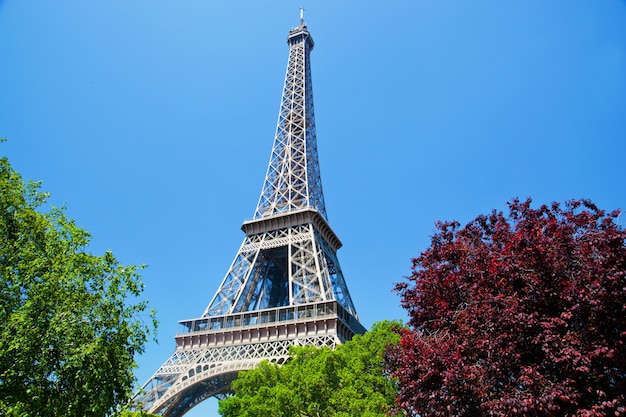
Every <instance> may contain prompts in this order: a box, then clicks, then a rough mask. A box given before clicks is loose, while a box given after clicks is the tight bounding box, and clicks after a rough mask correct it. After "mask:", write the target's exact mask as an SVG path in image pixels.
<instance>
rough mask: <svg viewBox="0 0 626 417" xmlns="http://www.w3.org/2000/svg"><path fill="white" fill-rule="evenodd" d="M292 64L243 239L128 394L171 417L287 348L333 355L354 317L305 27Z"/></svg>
mask: <svg viewBox="0 0 626 417" xmlns="http://www.w3.org/2000/svg"><path fill="white" fill-rule="evenodd" d="M287 42H288V44H289V62H288V65H287V74H286V76H285V85H284V89H283V95H282V100H281V105H280V111H279V116H278V125H277V129H276V136H275V139H274V144H273V147H272V153H271V157H270V162H269V166H268V169H267V174H266V176H265V181H264V184H263V189H262V191H261V196H260V198H259V202H258V204H257V207H256V210H255V213H254V217H253V219H252V220H249V221H246V222H244V223H243V226H242V230H243V231H244V232H245V234H246V237H245V238H244V241H243V243H242V245H241V247H240V248H239V251H238V253H237V255H236V256H235V260H234V261H233V263H232V264H231V266H230V268H229V270H228V272H227V273H226V276H225V277H224V279H223V281H222V283H221V285H220V287H219V288H218V290H217V292H216V293H215V295H214V296H213V298H212V299H211V301H210V303H209V305H208V306H207V308H206V309H205V311H204V313H203V314H202V316H201V317H200V318H197V319H192V320H183V321H181V322H179V323H180V330H179V332H178V334H177V335H176V337H175V340H176V349H175V351H174V353H173V354H172V356H170V358H169V359H168V360H167V361H166V362H165V363H164V364H163V365H162V366H161V367H160V368H159V369H158V370H157V371H156V373H155V374H154V375H153V376H152V377H151V378H150V380H149V381H148V382H147V383H146V384H145V385H144V386H143V389H142V391H141V393H140V394H138V395H137V396H136V397H135V401H136V402H137V404H139V405H141V407H143V409H144V410H146V411H148V412H151V413H158V414H161V415H163V416H168V417H177V416H181V415H183V414H185V413H186V412H187V411H188V410H189V409H191V408H192V407H193V406H194V405H196V404H198V403H199V402H201V401H203V400H204V399H206V398H208V397H211V396H217V397H221V396H224V395H226V394H227V393H228V391H229V389H230V384H231V382H232V381H233V380H234V379H235V378H236V377H237V374H238V372H239V371H242V370H247V369H251V368H253V367H255V366H256V365H257V364H258V363H259V362H260V361H262V360H270V361H272V362H276V363H279V364H280V363H283V362H284V361H285V360H287V359H288V357H289V347H290V346H294V345H309V346H318V347H323V346H327V347H331V348H334V347H335V346H336V345H337V344H340V343H343V342H345V341H346V340H348V339H350V338H351V337H352V336H353V335H354V334H356V333H363V332H364V331H365V328H364V327H363V326H362V325H361V323H360V322H359V320H358V316H357V313H356V310H355V308H354V304H353V303H352V299H351V298H350V293H349V292H348V287H347V286H346V282H345V280H344V277H343V274H342V272H341V268H340V267H339V262H338V260H337V250H338V249H339V248H340V247H341V241H340V240H339V238H338V237H337V236H336V235H335V233H334V232H333V230H332V229H331V228H330V226H329V224H328V220H327V216H326V207H325V203H324V195H323V192H322V182H321V177H320V169H319V162H318V155H317V141H316V137H315V118H314V112H313V90H312V86H311V66H310V52H311V50H312V49H313V45H314V43H313V39H312V37H311V35H310V33H309V32H308V30H307V27H306V25H305V24H304V22H303V20H302V17H301V19H300V25H299V26H298V27H296V28H294V29H292V30H291V31H290V32H289V36H288V38H287Z"/></svg>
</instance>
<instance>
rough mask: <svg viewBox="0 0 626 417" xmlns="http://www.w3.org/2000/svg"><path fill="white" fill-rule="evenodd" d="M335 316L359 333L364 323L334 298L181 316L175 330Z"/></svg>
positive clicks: (210, 329) (205, 330)
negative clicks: (214, 314) (187, 318)
mask: <svg viewBox="0 0 626 417" xmlns="http://www.w3.org/2000/svg"><path fill="white" fill-rule="evenodd" d="M334 317H337V318H338V319H339V320H341V321H342V322H343V323H344V324H345V325H346V326H348V328H350V329H352V330H353V331H354V332H355V333H357V334H362V333H364V332H365V330H366V329H365V328H364V327H363V325H361V323H360V322H359V321H358V320H357V319H356V318H355V317H354V316H352V315H351V314H350V313H349V312H348V311H347V310H346V309H344V308H343V307H342V306H341V305H340V304H339V303H338V302H337V301H323V302H317V303H309V304H300V305H297V306H287V307H278V308H268V309H264V310H256V311H249V312H244V313H238V314H225V315H221V316H212V317H201V318H197V319H190V320H181V321H179V322H178V323H179V330H178V334H179V335H182V334H189V333H196V332H202V333H210V332H213V331H214V332H219V331H221V330H224V329H229V330H231V329H235V328H243V327H250V326H258V325H262V324H266V323H267V324H269V323H279V322H280V323H287V322H299V321H308V320H315V319H324V318H334Z"/></svg>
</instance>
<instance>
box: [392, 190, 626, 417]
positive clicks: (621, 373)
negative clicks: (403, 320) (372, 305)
mask: <svg viewBox="0 0 626 417" xmlns="http://www.w3.org/2000/svg"><path fill="white" fill-rule="evenodd" d="M509 209H510V210H509V211H510V214H509V216H508V217H507V216H505V215H504V214H503V213H502V212H495V211H494V212H492V213H491V214H489V215H485V216H479V217H477V218H476V219H475V220H473V221H472V222H470V223H469V224H467V225H466V226H464V227H460V225H459V223H458V222H445V223H438V224H437V232H436V234H435V235H434V236H433V237H432V242H431V246H430V247H429V248H428V249H427V250H426V251H425V252H423V253H422V254H421V255H420V256H419V257H417V258H415V259H413V269H412V275H411V276H410V277H408V282H405V283H400V284H397V286H396V289H397V291H398V292H399V293H400V295H401V297H402V306H403V307H404V308H405V309H406V310H408V313H409V316H410V321H409V325H410V329H407V330H405V331H404V332H403V334H402V339H401V343H400V345H399V346H398V347H397V348H396V349H394V350H391V351H389V352H388V365H389V369H390V371H391V372H392V375H393V376H395V377H396V378H397V381H398V389H399V394H398V401H397V406H398V411H399V412H400V414H405V415H409V416H418V415H419V416H422V417H428V416H487V415H488V416H619V415H626V408H625V407H626V346H625V343H626V246H625V239H626V232H624V230H623V228H622V227H621V226H619V224H618V220H619V212H618V211H614V212H612V213H609V214H607V213H605V212H604V211H602V210H599V209H598V208H597V207H596V206H595V205H594V204H593V203H591V202H590V201H587V200H581V201H570V202H567V203H565V204H564V205H560V204H557V203H553V204H552V205H551V206H541V207H540V208H538V209H533V208H531V204H530V200H527V201H525V202H521V201H519V200H517V199H516V200H513V201H512V202H511V203H509Z"/></svg>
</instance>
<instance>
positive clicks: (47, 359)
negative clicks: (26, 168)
mask: <svg viewBox="0 0 626 417" xmlns="http://www.w3.org/2000/svg"><path fill="white" fill-rule="evenodd" d="M47 197H48V195H47V194H46V193H43V192H41V191H39V184H38V183H34V182H29V183H27V184H25V183H24V182H23V180H22V178H21V176H20V175H19V174H18V173H17V172H15V171H14V170H13V168H12V167H11V165H10V164H9V161H8V160H7V158H1V159H0V285H1V287H2V290H1V291H0V415H6V416H46V417H54V416H81V417H83V416H104V415H110V414H111V413H112V412H113V411H114V409H115V408H116V407H117V406H118V405H119V404H122V403H124V402H126V401H127V400H128V398H129V396H130V394H132V391H131V390H132V386H133V382H134V377H133V373H132V369H133V368H134V367H136V364H135V361H134V355H135V354H137V353H140V352H142V351H143V348H144V344H145V342H146V341H147V337H148V335H149V334H150V333H151V332H152V330H153V328H154V325H155V322H154V315H153V313H150V312H147V311H146V310H147V304H146V302H144V301H139V300H137V299H136V297H137V296H139V295H140V293H141V292H142V290H143V285H142V282H141V280H140V278H139V275H138V272H137V270H138V268H137V267H135V266H123V265H120V263H119V262H118V261H117V260H116V259H115V257H114V256H113V254H112V253H110V252H106V253H105V254H104V255H103V256H94V255H92V254H90V253H88V252H87V246H88V244H89V240H90V236H89V234H88V233H87V232H86V231H84V230H82V229H81V228H79V227H78V226H77V225H76V224H75V223H74V221H72V220H70V219H68V218H67V217H66V216H65V214H64V213H63V210H60V209H56V208H47V207H48V206H47V204H46V199H47ZM144 319H147V323H146V322H144Z"/></svg>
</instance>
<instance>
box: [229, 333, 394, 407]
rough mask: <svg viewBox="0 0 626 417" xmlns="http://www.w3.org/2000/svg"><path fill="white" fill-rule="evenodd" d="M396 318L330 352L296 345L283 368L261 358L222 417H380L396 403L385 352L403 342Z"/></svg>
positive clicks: (236, 386) (244, 375)
mask: <svg viewBox="0 0 626 417" xmlns="http://www.w3.org/2000/svg"><path fill="white" fill-rule="evenodd" d="M399 327H400V324H399V323H396V322H380V323H377V324H375V325H374V326H373V327H372V330H371V331H369V332H367V333H365V334H364V335H357V336H354V338H353V339H352V340H351V341H349V342H346V343H345V344H343V345H340V346H338V347H337V349H335V350H332V349H330V348H315V347H309V346H303V347H294V348H293V350H292V354H293V357H292V359H291V360H290V361H288V362H287V363H286V364H284V365H282V366H279V365H276V364H272V363H269V362H267V361H265V362H262V363H261V364H260V365H259V366H258V367H257V368H255V369H253V370H250V371H245V372H241V373H240V375H239V378H238V379H237V380H235V381H234V382H233V386H232V388H233V391H234V396H231V397H228V398H226V399H224V400H222V401H220V403H219V412H220V414H221V415H222V416H224V417H267V416H273V417H292V416H293V417H295V416H298V417H305V416H309V417H318V416H324V417H352V416H361V417H378V416H385V415H387V412H388V411H389V410H390V408H391V407H392V406H393V404H394V401H395V393H396V388H395V384H394V382H393V380H391V379H390V378H389V377H388V376H387V375H386V374H385V372H384V358H383V355H384V352H385V350H386V348H387V347H389V346H390V345H394V344H396V343H397V342H398V341H399V338H400V337H399V335H398V332H397V330H398V328H399Z"/></svg>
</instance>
